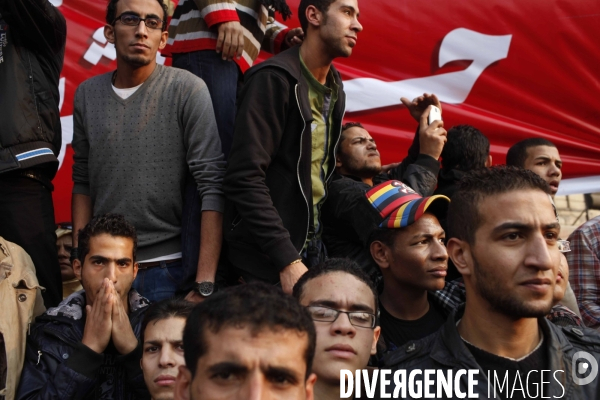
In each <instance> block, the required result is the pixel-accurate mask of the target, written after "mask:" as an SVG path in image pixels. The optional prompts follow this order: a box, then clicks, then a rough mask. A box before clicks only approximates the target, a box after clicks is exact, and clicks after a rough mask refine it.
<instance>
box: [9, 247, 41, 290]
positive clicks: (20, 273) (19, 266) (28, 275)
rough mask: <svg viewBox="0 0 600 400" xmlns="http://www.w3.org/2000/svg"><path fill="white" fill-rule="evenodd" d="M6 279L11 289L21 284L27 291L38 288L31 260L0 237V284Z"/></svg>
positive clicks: (19, 249) (23, 252)
mask: <svg viewBox="0 0 600 400" xmlns="http://www.w3.org/2000/svg"><path fill="white" fill-rule="evenodd" d="M4 279H6V280H7V281H8V282H10V284H11V285H12V286H13V287H18V286H19V285H20V283H21V282H23V284H24V285H25V287H27V288H28V289H35V288H38V287H40V286H39V283H38V279H37V277H36V275H35V269H34V267H33V263H32V261H31V258H29V256H28V255H27V253H25V250H23V249H22V248H21V247H19V246H18V245H16V244H14V243H11V242H8V241H6V240H5V239H4V238H2V237H0V282H2V281H3V280H4Z"/></svg>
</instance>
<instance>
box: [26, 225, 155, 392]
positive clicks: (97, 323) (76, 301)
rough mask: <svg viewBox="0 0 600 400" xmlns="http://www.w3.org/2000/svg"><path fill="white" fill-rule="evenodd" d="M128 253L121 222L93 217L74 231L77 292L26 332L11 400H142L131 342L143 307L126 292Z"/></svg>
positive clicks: (131, 271) (130, 245)
mask: <svg viewBox="0 0 600 400" xmlns="http://www.w3.org/2000/svg"><path fill="white" fill-rule="evenodd" d="M136 247H137V236H136V233H135V228H134V227H133V225H131V224H130V223H129V222H127V221H126V220H125V218H123V216H121V215H116V214H107V215H102V216H99V217H95V218H93V219H92V220H91V221H90V222H89V223H88V225H86V226H85V228H83V229H82V230H80V231H79V259H76V260H74V261H73V270H74V271H75V275H76V276H77V278H78V279H79V280H81V283H82V285H83V288H84V290H81V291H79V292H75V293H73V294H72V295H71V296H69V297H67V298H66V299H65V300H64V301H63V302H62V303H61V304H60V305H59V306H58V307H55V308H51V309H49V310H48V311H46V313H44V315H42V316H41V317H39V318H38V319H37V320H36V323H35V324H34V325H33V326H32V328H31V335H30V336H29V338H28V340H27V348H26V354H25V365H24V368H23V373H22V375H21V382H20V383H19V389H18V391H17V396H16V398H17V399H50V398H53V399H74V400H75V399H146V398H150V396H149V394H148V390H147V389H146V385H145V383H144V377H143V374H142V370H141V368H140V359H141V358H142V346H141V344H140V343H139V341H138V339H139V337H140V334H141V326H142V319H143V317H144V313H145V311H146V306H147V305H148V300H147V299H145V298H144V297H142V296H141V295H139V294H138V293H137V292H136V291H135V290H133V289H131V285H132V283H133V280H134V279H135V276H136V274H137V271H138V265H137V263H136V262H135V253H136Z"/></svg>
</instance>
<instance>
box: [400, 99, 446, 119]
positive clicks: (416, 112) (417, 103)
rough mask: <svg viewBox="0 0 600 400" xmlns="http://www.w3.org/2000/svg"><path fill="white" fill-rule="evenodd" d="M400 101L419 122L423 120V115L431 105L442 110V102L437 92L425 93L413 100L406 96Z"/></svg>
mask: <svg viewBox="0 0 600 400" xmlns="http://www.w3.org/2000/svg"><path fill="white" fill-rule="evenodd" d="M400 101H401V102H402V104H404V106H405V107H406V108H407V109H408V112H410V115H411V116H412V117H413V118H414V119H415V121H417V122H421V116H422V115H423V113H424V112H425V110H427V107H429V106H436V107H437V108H439V109H440V111H442V104H441V103H440V101H439V100H438V98H437V96H436V95H435V94H427V93H423V96H419V97H417V98H414V99H413V101H410V100H408V99H407V98H406V97H402V98H401V99H400Z"/></svg>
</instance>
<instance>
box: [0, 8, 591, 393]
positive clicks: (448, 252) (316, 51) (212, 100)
mask: <svg viewBox="0 0 600 400" xmlns="http://www.w3.org/2000/svg"><path fill="white" fill-rule="evenodd" d="M361 5H362V6H363V7H364V6H365V5H364V4H359V2H358V1H357V0H302V1H301V2H300V5H299V9H298V11H297V15H298V17H299V20H300V24H301V27H300V28H295V29H287V28H286V29H282V28H281V26H280V25H278V24H276V23H275V21H274V18H273V17H274V15H275V13H278V14H280V15H281V16H282V18H284V19H286V18H288V17H290V15H291V11H290V9H289V7H288V6H287V5H286V3H285V1H284V0H236V1H235V2H234V1H231V0H195V1H180V2H179V3H178V5H177V7H176V8H175V9H174V10H172V15H171V16H170V17H171V19H170V24H169V25H167V19H168V17H169V15H168V13H169V10H168V7H167V4H165V3H164V2H163V0H109V1H108V5H107V12H106V25H105V28H104V34H105V37H106V39H107V40H108V42H110V43H113V44H114V45H115V49H116V54H117V68H116V70H115V71H113V72H111V73H107V74H103V75H99V76H95V77H92V78H90V79H88V80H86V81H85V82H83V83H82V84H81V85H80V86H79V87H78V89H77V91H76V93H75V98H74V134H73V142H72V147H73V151H74V164H73V171H72V177H73V182H74V188H73V194H72V222H65V223H61V224H59V225H58V226H57V225H55V221H54V212H53V204H52V197H51V191H52V190H53V187H52V179H53V178H54V175H55V174H56V170H57V167H58V161H57V153H58V151H59V149H60V140H61V139H60V135H61V129H60V116H59V111H58V102H59V95H58V80H59V75H60V71H61V69H62V63H63V57H64V51H65V42H66V35H67V32H66V23H65V19H64V17H63V16H62V14H61V13H60V12H59V11H58V10H57V9H56V8H55V7H54V6H52V5H51V4H50V3H49V2H48V0H0V32H1V33H2V35H4V36H3V37H4V39H3V41H0V49H1V50H2V56H1V57H2V58H0V87H1V88H2V93H3V95H2V96H1V97H0V121H1V122H2V123H1V125H2V126H1V127H0V307H1V308H2V317H0V345H1V346H0V398H3V397H5V398H6V399H11V400H12V399H13V398H14V399H38V398H39V399H42V398H48V399H50V398H56V399H58V398H60V399H87V398H90V399H91V398H93V399H105V398H115V399H134V398H135V399H137V398H152V399H154V400H158V399H173V398H176V399H275V398H281V399H312V398H316V399H334V398H340V390H341V389H340V379H342V378H341V377H340V371H341V370H342V369H345V370H350V371H356V370H360V369H365V370H368V371H369V373H371V374H374V373H375V371H378V370H379V369H381V368H384V369H391V370H394V371H396V370H407V371H409V372H410V371H412V370H416V369H419V370H426V369H437V370H444V371H454V372H456V371H459V370H461V369H469V368H471V369H479V370H481V371H487V372H486V373H484V374H483V375H481V376H480V381H479V382H480V384H479V385H478V386H477V387H476V392H477V393H480V394H481V395H482V396H483V395H485V393H488V392H487V386H486V384H487V382H489V381H491V379H492V378H491V376H488V373H490V371H493V372H494V374H497V375H498V376H503V377H504V376H506V377H507V379H508V382H509V383H510V384H511V388H512V389H513V390H512V392H511V393H510V396H508V397H509V398H537V397H538V396H539V395H540V394H542V393H543V394H544V395H550V396H555V397H556V398H568V399H592V398H597V397H598V394H599V392H600V384H599V383H598V382H597V380H594V381H593V382H592V383H590V384H587V385H582V384H580V383H577V382H575V376H576V374H577V373H579V374H580V375H581V374H583V373H584V372H585V371H583V370H581V368H579V367H577V366H576V365H575V363H574V362H573V364H572V363H571V360H572V359H573V357H575V355H577V354H579V353H578V352H587V353H589V354H590V357H592V358H593V359H594V360H596V361H597V360H598V359H599V358H600V352H599V351H598V348H599V347H598V346H600V334H599V333H598V331H597V329H599V327H600V298H599V296H600V290H599V288H600V278H598V272H597V271H598V270H599V269H600V261H599V260H600V244H599V239H598V238H599V236H600V234H599V233H598V231H599V230H600V228H599V227H600V220H596V219H594V220H591V221H589V222H588V223H586V224H584V225H583V226H581V227H580V228H579V229H577V230H576V231H575V232H574V233H573V234H572V235H571V236H570V237H569V238H568V240H565V239H566V238H561V237H560V224H559V222H558V215H557V211H556V208H555V206H554V202H553V198H554V195H555V194H556V192H557V191H558V188H559V185H560V181H561V178H562V173H561V168H562V161H561V157H560V154H559V151H558V149H557V147H556V146H555V145H554V144H553V143H552V142H550V141H548V140H546V139H543V138H530V139H525V140H523V141H521V142H518V143H516V144H514V145H513V146H512V147H511V148H510V149H509V151H508V153H507V155H506V164H507V165H502V166H492V156H491V155H490V143H489V140H488V138H487V137H486V136H485V135H484V134H483V133H482V132H481V131H479V130H478V129H477V128H476V127H474V126H471V125H467V124H461V125H457V126H454V127H449V128H447V127H445V126H444V122H443V118H441V117H438V118H433V117H432V116H433V115H434V113H436V112H441V113H442V114H441V115H443V107H442V104H441V103H440V101H439V100H438V98H437V97H436V95H435V94H427V93H425V94H423V95H422V96H420V97H417V98H415V99H407V98H402V99H401V102H402V103H403V106H404V108H405V109H406V111H407V112H409V113H410V115H411V116H412V117H413V118H414V120H415V126H416V128H415V135H414V139H413V142H412V144H411V146H410V147H409V148H408V149H397V150H396V151H397V153H398V154H399V155H400V154H406V156H405V157H403V158H402V159H401V157H400V156H399V157H398V161H399V162H396V163H393V164H389V165H382V163H381V159H380V154H379V151H378V149H377V143H376V142H375V139H374V138H373V137H372V136H371V135H370V134H369V132H368V131H367V130H366V129H365V128H364V126H363V125H362V124H361V123H360V122H359V121H353V122H350V121H346V120H344V112H345V100H346V98H345V94H344V90H343V82H342V80H341V78H340V74H339V73H338V71H337V70H336V69H335V67H334V66H333V64H332V62H333V60H334V59H336V58H338V57H349V56H351V54H352V49H353V48H354V47H355V45H356V44H357V37H358V36H359V34H360V32H361V31H362V30H363V26H362V25H361V23H360V22H359V21H360V20H359V15H360V11H359V6H361ZM364 28H366V29H368V27H364ZM261 49H263V50H267V51H270V52H272V53H274V54H275V55H274V56H273V57H271V58H270V59H268V60H267V61H264V62H261V63H259V64H256V65H253V64H254V61H255V60H256V58H257V56H258V53H259V51H260V50H261ZM158 52H162V53H163V54H165V55H168V56H171V57H172V59H173V66H171V67H168V66H163V65H160V64H157V62H156V55H157V53H158ZM6 94H10V95H6ZM403 112H404V111H403ZM465 122H468V121H465ZM400 159H401V161H400ZM586 365H587V364H586ZM544 370H551V371H558V370H561V371H563V373H562V375H560V374H559V375H556V374H555V375H554V379H548V377H547V376H544V372H543V371H544ZM530 371H531V372H533V374H532V375H531V377H530ZM525 376H527V380H525V378H524V377H525ZM521 378H523V379H521ZM516 382H520V388H518V389H517V390H516V392H517V393H516V394H515V390H514V384H516ZM457 384H458V383H457ZM357 385H358V384H357ZM395 385H397V383H395ZM460 385H461V387H463V388H464V387H466V385H467V378H466V377H465V379H464V380H460ZM393 386H394V385H392V389H391V390H392V391H393V390H394V387H393ZM342 387H343V381H342ZM396 389H398V390H401V393H402V397H403V398H406V397H407V396H408V397H418V396H416V395H414V394H413V393H412V392H410V393H408V394H407V393H406V388H405V387H404V388H403V389H402V388H398V387H396ZM356 390H358V386H357V389H356ZM365 390H367V391H368V390H371V389H369V388H365ZM385 390H387V389H385V388H381V393H382V397H383V392H385ZM438 390H441V389H439V388H438ZM378 393H379V392H378ZM387 393H388V394H390V393H392V392H387ZM439 393H441V392H439ZM534 393H535V394H534ZM561 393H562V394H561ZM378 395H379V394H377V396H378ZM501 395H502V396H506V395H507V393H504V392H502V393H501ZM438 396H439V395H438ZM447 396H448V397H452V396H451V395H447Z"/></svg>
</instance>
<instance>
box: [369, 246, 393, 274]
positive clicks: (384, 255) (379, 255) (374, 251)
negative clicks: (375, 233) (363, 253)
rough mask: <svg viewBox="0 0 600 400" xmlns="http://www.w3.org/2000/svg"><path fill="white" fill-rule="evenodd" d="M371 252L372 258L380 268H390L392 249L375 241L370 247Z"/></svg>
mask: <svg viewBox="0 0 600 400" xmlns="http://www.w3.org/2000/svg"><path fill="white" fill-rule="evenodd" d="M369 250H370V251H371V257H373V261H375V262H376V263H377V265H379V268H389V267H390V255H391V254H390V248H389V247H388V246H387V245H385V244H383V243H381V242H380V241H379V240H375V241H373V242H372V243H371V246H369Z"/></svg>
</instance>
